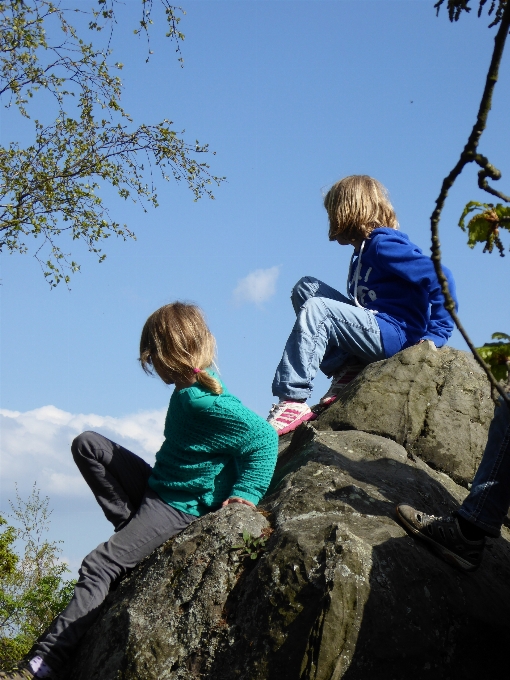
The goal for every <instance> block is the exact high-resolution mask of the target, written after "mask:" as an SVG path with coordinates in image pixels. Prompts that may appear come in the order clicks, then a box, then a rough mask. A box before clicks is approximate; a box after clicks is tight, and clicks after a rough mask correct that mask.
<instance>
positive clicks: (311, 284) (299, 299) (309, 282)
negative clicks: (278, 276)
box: [290, 276, 319, 314]
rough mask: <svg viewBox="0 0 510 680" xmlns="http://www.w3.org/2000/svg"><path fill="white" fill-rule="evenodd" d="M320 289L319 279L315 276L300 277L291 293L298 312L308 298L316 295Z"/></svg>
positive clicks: (295, 309) (293, 304)
mask: <svg viewBox="0 0 510 680" xmlns="http://www.w3.org/2000/svg"><path fill="white" fill-rule="evenodd" d="M318 289H319V281H318V280H317V279H316V278H314V277H313V276H303V278H301V279H299V281H298V282H297V283H296V285H295V286H294V288H293V289H292V293H291V295H290V299H291V301H292V306H293V307H294V311H295V312H296V314H297V313H298V311H299V310H300V309H301V307H302V306H303V305H304V303H305V302H306V301H307V300H309V299H310V298H312V297H314V295H315V293H316V292H317V290H318Z"/></svg>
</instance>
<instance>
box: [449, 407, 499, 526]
mask: <svg viewBox="0 0 510 680" xmlns="http://www.w3.org/2000/svg"><path fill="white" fill-rule="evenodd" d="M509 507H510V409H509V408H508V406H507V405H506V404H505V403H504V402H503V400H502V399H501V400H500V403H499V404H498V405H497V406H496V408H495V411H494V418H493V420H492V423H491V426H490V428H489V438H488V440H487V446H486V447H485V451H484V454H483V458H482V460H481V462H480V465H479V466H478V470H477V472H476V475H475V478H474V480H473V484H472V486H471V491H470V493H469V496H468V497H467V498H466V500H465V501H464V503H463V504H462V506H461V507H460V509H459V510H458V514H459V515H460V517H462V518H464V519H465V520H467V521H468V522H471V524H474V525H475V526H477V527H479V528H480V529H482V530H483V531H484V532H485V533H486V534H488V535H489V536H499V535H500V533H501V525H502V523H503V519H504V518H505V516H506V514H507V513H508V508H509Z"/></svg>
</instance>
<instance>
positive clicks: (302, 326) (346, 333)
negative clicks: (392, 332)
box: [273, 276, 386, 401]
mask: <svg viewBox="0 0 510 680" xmlns="http://www.w3.org/2000/svg"><path fill="white" fill-rule="evenodd" d="M291 300H292V305H293V307H294V311H295V312H296V316H297V318H296V323H295V324H294V328H293V329H292V332H291V334H290V336H289V339H288V340H287V344H286V345H285V350H284V352H283V357H282V360H281V361H280V363H279V365H278V368H277V369H276V374H275V377H274V380H273V394H274V395H275V397H279V398H280V399H288V400H290V401H295V400H305V399H307V398H308V397H309V396H310V394H311V392H312V381H313V379H314V377H315V375H316V373H317V371H318V370H319V368H320V369H321V371H322V372H323V373H325V374H326V375H327V376H331V375H333V374H334V373H335V372H336V371H338V369H339V368H340V367H341V366H342V364H344V363H345V361H346V360H347V359H349V358H350V357H357V358H359V359H361V361H363V362H365V363H367V364H368V363H370V362H372V361H379V360H380V359H385V358H386V354H385V352H384V347H383V344H382V338H381V331H380V330H379V325H378V323H377V321H376V320H375V316H374V314H373V313H372V312H370V311H369V310H367V309H364V308H363V307H356V306H355V305H354V303H353V302H352V301H351V300H349V298H347V297H345V295H342V294H341V293H339V292H338V291H337V290H335V289H334V288H331V287H330V286H327V285H326V284H325V283H322V281H319V280H318V279H314V278H313V277H311V276H305V277H303V278H302V279H301V280H300V281H298V283H297V284H296V285H295V286H294V288H293V290H292V295H291Z"/></svg>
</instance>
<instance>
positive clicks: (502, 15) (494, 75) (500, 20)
mask: <svg viewBox="0 0 510 680" xmlns="http://www.w3.org/2000/svg"><path fill="white" fill-rule="evenodd" d="M443 3H444V0H439V2H437V3H436V5H435V7H436V8H437V10H438V11H439V8H440V7H441V5H442V4H443ZM485 4H486V0H480V2H479V8H478V14H479V16H480V14H481V12H482V9H483V7H484V5H485ZM494 10H496V11H495V17H494V20H493V22H492V23H491V26H495V25H498V31H497V34H496V37H495V39H494V50H493V53H492V59H491V63H490V66H489V70H488V72H487V77H486V82H485V88H484V91H483V94H482V98H481V101H480V106H479V109H478V115H477V118H476V122H475V124H474V126H473V129H472V131H471V134H470V135H469V138H468V141H467V142H466V145H465V146H464V149H463V151H462V153H461V155H460V158H459V160H458V162H457V164H456V165H455V167H454V168H453V170H452V171H451V172H450V173H449V175H447V177H445V178H444V180H443V183H442V186H441V191H440V193H439V196H438V198H437V199H436V207H435V209H434V211H433V213H432V215H431V218H430V224H431V233H432V247H431V250H432V261H433V263H434V267H435V270H436V274H437V277H438V279H439V282H440V284H441V288H442V291H443V294H444V297H445V307H446V309H447V310H448V312H449V313H450V315H451V316H452V319H453V321H454V322H455V325H456V326H457V328H458V329H459V331H460V333H461V335H462V337H463V338H464V340H465V341H466V343H467V345H468V347H469V349H470V350H471V352H472V353H473V356H474V357H475V359H476V361H477V362H478V363H479V364H480V366H481V367H482V368H483V370H484V371H485V373H486V375H487V378H488V379H489V382H490V383H491V385H492V387H493V388H494V389H495V390H497V391H498V392H499V394H500V395H501V396H502V398H503V399H504V401H505V402H506V404H507V406H508V407H509V408H510V398H509V397H508V396H507V394H506V392H505V390H504V388H503V387H502V386H501V385H500V384H499V382H498V381H497V380H496V378H495V377H494V375H493V374H492V372H491V370H490V367H489V365H488V364H487V363H486V362H485V361H484V360H483V358H482V357H481V356H480V353H479V352H478V351H477V349H476V348H475V346H474V344H473V342H472V341H471V339H470V337H469V335H468V334H467V332H466V330H465V328H464V327H463V325H462V323H461V322H460V319H459V317H458V315H457V313H456V312H455V303H454V301H453V298H452V296H451V294H450V290H449V287H448V281H447V279H446V276H445V275H444V273H443V270H442V267H441V244H440V241H439V221H440V218H441V212H442V210H443V207H444V204H445V201H446V198H447V196H448V191H449V190H450V189H451V187H452V186H453V184H454V183H455V181H456V179H457V178H458V176H459V175H460V174H461V172H462V170H463V169H464V168H465V166H466V165H468V164H469V163H476V164H477V165H478V166H479V167H480V168H481V170H480V171H479V173H478V186H479V187H480V188H481V189H483V190H484V191H486V192H488V193H490V194H492V195H493V196H497V197H498V198H500V199H501V200H502V201H510V198H509V197H508V196H506V195H505V194H503V193H501V192H498V191H496V189H494V188H492V187H491V186H490V185H489V184H488V182H487V178H490V179H492V180H499V179H500V178H501V172H500V171H499V170H498V169H497V168H496V167H494V165H492V164H491V163H490V162H489V160H488V159H487V158H486V157H485V156H483V155H482V154H480V153H478V144H479V142H480V138H481V136H482V133H483V131H484V130H485V127H486V125H487V118H488V115H489V111H490V109H491V105H492V95H493V92H494V87H495V85H496V83H497V80H498V73H499V66H500V63H501V59H502V56H503V52H504V49H505V43H506V39H507V36H508V31H509V29H510V2H507V1H506V0H499V3H498V5H497V7H496V0H494V1H493V2H492V4H491V6H490V8H489V13H492V12H494ZM462 11H470V8H469V0H448V13H449V17H450V20H451V21H457V20H458V19H459V17H460V15H461V13H462ZM486 205H487V206H488V205H489V204H486ZM480 206H483V207H485V205H484V204H480ZM475 207H476V204H474V202H471V203H468V205H467V206H466V209H465V210H464V213H463V216H462V217H461V223H462V221H463V218H464V217H465V215H466V214H467V213H469V212H470V211H471V210H472V209H474V208H475ZM496 207H497V208H498V207H500V208H503V206H499V204H498V206H496ZM491 208H494V206H492V204H491ZM506 217H507V213H506V209H504V210H503V211H501V210H500V214H499V215H498V213H497V211H496V209H494V214H493V215H492V227H491V230H492V233H493V234H494V224H496V223H497V224H498V225H499V224H500V223H503V224H507V221H506ZM500 218H504V219H503V221H502V220H501V219H500ZM484 219H485V221H486V222H487V221H488V220H487V213H485V215H484ZM489 221H490V220H489ZM489 236H490V235H489ZM497 236H498V235H497V234H495V237H497ZM493 240H494V239H493ZM487 249H488V250H490V248H487Z"/></svg>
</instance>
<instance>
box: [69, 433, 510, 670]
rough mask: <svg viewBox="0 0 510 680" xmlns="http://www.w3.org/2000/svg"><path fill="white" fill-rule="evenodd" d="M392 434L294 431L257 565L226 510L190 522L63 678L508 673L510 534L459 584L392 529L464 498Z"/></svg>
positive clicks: (232, 512)
mask: <svg viewBox="0 0 510 680" xmlns="http://www.w3.org/2000/svg"><path fill="white" fill-rule="evenodd" d="M465 493H466V491H465V489H463V488H462V487H460V486H457V485H456V484H455V483H454V482H453V481H452V480H451V479H450V478H449V477H448V476H447V475H445V474H443V473H440V472H437V471H433V470H431V469H430V467H429V466H427V465H426V464H425V463H424V462H423V461H421V460H419V459H418V460H416V461H415V462H413V461H411V460H409V458H408V455H407V452H406V450H405V449H404V448H403V447H402V446H401V445H399V444H397V443H396V442H394V441H391V440H389V439H387V438H385V437H381V436H377V435H372V434H367V433H364V432H356V431H344V432H333V431H322V432H317V431H316V430H314V428H313V427H312V426H310V425H308V426H304V427H302V428H300V429H299V430H298V431H297V432H296V433H295V435H294V437H293V438H292V441H291V443H290V445H289V446H288V447H287V448H286V449H285V450H284V451H283V453H282V456H281V458H280V460H279V464H278V467H277V472H276V475H275V478H274V480H273V484H272V488H271V489H270V492H269V494H268V496H267V497H266V500H265V502H264V508H265V509H266V510H268V511H270V513H271V515H270V517H269V520H270V522H271V525H272V528H273V530H274V531H273V533H272V534H271V536H270V538H269V541H268V543H267V545H266V549H265V550H264V551H263V553H262V554H261V556H260V557H259V558H258V559H256V560H252V559H250V557H249V556H247V557H243V556H242V554H241V551H239V550H237V551H234V550H231V547H232V545H234V544H239V543H240V541H241V532H242V530H243V529H246V530H247V531H249V532H250V533H251V534H252V535H254V536H256V535H259V534H260V533H261V532H262V531H264V530H266V531H267V527H268V519H267V518H266V517H265V516H264V515H262V514H260V513H257V512H255V511H252V510H251V509H249V508H246V507H243V506H230V507H227V508H225V509H222V510H220V511H218V512H216V513H213V514H211V515H208V516H206V517H204V518H202V519H200V520H197V521H196V522H194V523H193V524H192V525H190V526H189V527H188V528H187V529H186V530H185V531H184V532H183V533H182V534H180V535H179V536H178V537H176V538H175V539H174V540H172V541H169V542H168V543H167V544H166V545H164V546H163V547H162V548H161V549H159V550H158V551H156V552H155V553H154V554H153V555H152V556H151V557H150V558H148V559H147V560H146V561H145V562H144V563H143V564H141V565H140V566H139V567H138V568H137V569H136V570H135V571H134V572H133V573H132V575H131V576H130V577H129V578H128V579H126V580H125V581H124V582H122V583H121V584H120V585H119V587H118V588H117V590H116V591H115V592H113V593H111V594H110V596H109V598H108V600H107V602H106V603H105V607H104V609H103V611H102V613H101V615H100V617H99V619H98V621H97V622H96V624H95V625H94V626H93V628H92V629H91V631H90V632H89V634H88V635H87V636H86V638H85V639H84V641H83V644H82V646H81V649H80V650H79V653H78V655H77V657H76V658H75V659H74V660H73V663H72V664H71V666H70V668H69V669H68V671H67V672H66V673H65V674H64V677H66V678H69V679H70V680H85V678H86V679H87V680H99V679H101V680H113V679H115V680H159V679H162V678H166V679H169V680H181V679H184V678H186V680H188V679H197V680H198V678H202V679H207V680H237V679H239V680H305V679H306V680H312V679H313V680H340V679H344V680H367V679H368V678H371V679H374V680H409V679H410V678H413V680H425V679H429V678H434V680H447V678H448V679H450V680H461V679H462V680H470V679H471V678H473V679H475V678H476V679H477V680H478V679H479V678H481V677H490V678H491V679H494V680H499V678H506V677H507V675H508V670H507V667H506V663H507V657H506V644H507V640H508V637H509V635H510V623H509V618H508V611H509V608H510V580H509V579H508V569H509V566H510V549H509V544H508V542H507V541H508V538H509V536H510V534H509V532H508V531H507V530H506V529H504V532H503V533H504V540H502V539H499V540H495V541H493V542H491V544H490V545H489V546H488V548H487V550H486V555H485V556H484V561H483V564H482V567H481V568H480V569H479V570H478V571H477V572H475V573H474V574H470V575H465V574H462V573H458V572H457V571H455V570H454V569H452V568H451V567H449V566H448V565H446V564H444V563H443V562H442V561H440V560H438V559H437V558H436V557H435V556H434V555H432V554H431V553H430V552H429V550H428V549H427V547H426V546H424V545H422V544H421V543H419V542H417V541H415V540H413V539H412V538H410V537H409V536H407V534H406V533H405V532H404V530H403V529H402V528H401V527H400V526H399V525H398V524H397V523H396V522H395V520H394V506H395V504H396V503H397V502H399V501H401V502H410V503H411V504H414V505H415V506H418V507H425V508H427V509H428V510H430V511H431V512H434V513H436V514H443V513H445V512H449V511H451V510H452V509H453V508H455V507H456V506H457V505H458V503H459V502H461V500H462V498H463V497H464V496H465Z"/></svg>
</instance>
